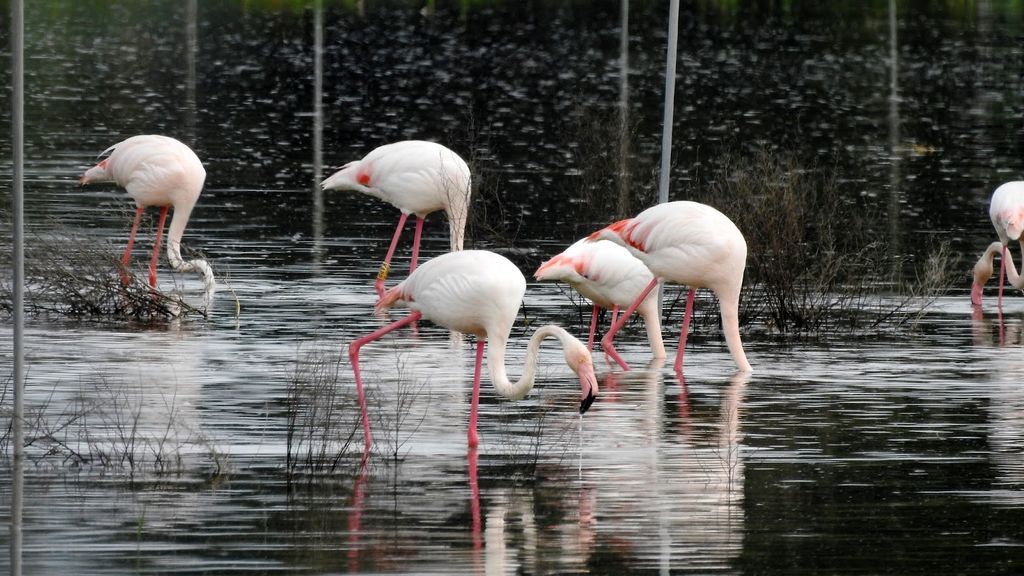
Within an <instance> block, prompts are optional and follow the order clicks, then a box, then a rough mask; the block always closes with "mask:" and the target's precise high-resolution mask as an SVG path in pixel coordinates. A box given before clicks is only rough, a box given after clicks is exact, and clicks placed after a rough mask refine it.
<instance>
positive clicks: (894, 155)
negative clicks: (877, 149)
mask: <svg viewBox="0 0 1024 576" xmlns="http://www.w3.org/2000/svg"><path fill="white" fill-rule="evenodd" d="M896 24H897V19H896V0H889V162H890V167H889V188H890V190H889V251H890V253H891V254H899V249H900V160H901V158H900V152H899V146H900V84H899V71H900V70H899V63H900V61H899V57H900V50H899V39H898V37H897V35H896V31H897V26H896ZM899 260H900V259H899V258H894V259H893V272H895V273H896V274H897V278H898V277H899V274H900V270H901V268H900V266H899Z"/></svg>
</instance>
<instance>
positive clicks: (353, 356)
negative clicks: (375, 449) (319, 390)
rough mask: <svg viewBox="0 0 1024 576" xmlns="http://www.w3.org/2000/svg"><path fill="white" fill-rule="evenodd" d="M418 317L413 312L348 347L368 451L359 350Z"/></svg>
mask: <svg viewBox="0 0 1024 576" xmlns="http://www.w3.org/2000/svg"><path fill="white" fill-rule="evenodd" d="M420 316H422V314H420V313H419V312H413V313H412V314H409V315H408V316H406V317H405V318H402V319H401V320H397V321H395V322H392V323H391V324H388V325H387V326H385V327H383V328H380V329H377V330H374V331H373V332H371V333H369V334H367V335H366V336H363V337H362V338H357V339H356V340H353V341H352V343H350V344H349V345H348V358H349V361H351V362H352V373H353V374H355V377H356V390H357V391H358V392H359V409H360V411H361V412H362V415H363V437H364V439H365V440H366V448H367V449H369V448H370V445H372V444H373V437H372V436H370V415H369V414H368V413H367V411H366V395H365V394H363V378H362V376H361V375H360V374H359V349H360V348H362V347H363V345H364V344H368V343H370V342H373V341H374V340H378V339H380V338H381V337H383V336H384V335H385V334H387V333H388V332H391V331H393V330H397V329H398V328H401V327H402V326H405V325H406V324H411V323H413V322H415V321H417V320H419V319H420Z"/></svg>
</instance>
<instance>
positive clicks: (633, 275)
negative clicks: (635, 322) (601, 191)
mask: <svg viewBox="0 0 1024 576" xmlns="http://www.w3.org/2000/svg"><path fill="white" fill-rule="evenodd" d="M534 276H535V277H536V278H537V279H538V280H554V281H562V282H565V283H567V284H569V285H570V286H572V287H573V288H574V289H575V290H576V291H577V292H579V293H580V294H582V295H583V296H584V297H585V298H587V299H588V300H590V301H591V302H592V303H593V304H594V305H595V306H599V307H601V308H604V309H607V310H615V311H616V312H617V310H618V308H620V307H621V308H624V309H625V308H628V307H629V305H630V304H632V303H633V301H634V300H636V298H637V296H639V295H640V293H641V292H642V291H643V290H644V288H645V287H646V286H647V285H648V284H650V282H651V280H652V279H653V278H654V276H653V275H652V274H651V272H650V270H648V269H647V266H646V265H644V263H643V262H641V261H640V260H638V259H637V258H636V257H635V256H633V255H632V254H630V253H629V250H627V249H626V248H624V247H622V246H620V245H618V244H616V243H614V242H609V241H600V242H591V241H589V240H587V239H586V238H584V239H582V240H579V241H577V242H576V243H575V244H573V245H571V246H569V247H568V248H566V249H565V250H564V251H563V252H562V253H561V254H558V255H556V256H554V257H552V258H551V259H549V260H548V261H547V262H545V263H543V264H541V265H540V267H539V268H537V271H536V272H535V273H534ZM636 310H637V313H638V314H640V316H641V317H642V318H643V319H644V324H645V325H646V326H647V335H648V340H649V341H650V344H651V351H652V353H653V355H654V357H655V358H664V357H665V345H664V343H663V342H662V338H661V319H660V318H659V316H658V301H657V298H655V295H653V294H649V295H648V296H647V297H646V298H644V299H643V300H642V301H641V302H640V305H639V306H638V307H637V309H636ZM595 313H596V310H595ZM595 319H596V318H595ZM613 322H614V320H613ZM595 328H596V325H595V323H593V322H592V324H591V329H590V339H591V342H592V339H593V336H594V330H595Z"/></svg>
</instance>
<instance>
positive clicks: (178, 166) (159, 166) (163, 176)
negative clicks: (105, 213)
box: [79, 134, 215, 303]
mask: <svg viewBox="0 0 1024 576" xmlns="http://www.w3.org/2000/svg"><path fill="white" fill-rule="evenodd" d="M106 154H109V156H108V157H107V158H106V159H104V160H103V161H101V162H100V163H99V164H97V165H96V166H93V167H92V168H90V169H88V170H86V172H85V174H83V175H82V177H81V179H80V180H79V182H80V183H81V184H82V185H85V184H92V183H100V182H113V183H115V184H117V185H118V186H121V187H123V188H124V189H125V191H127V192H128V194H129V195H130V196H131V197H132V198H133V199H134V200H135V206H136V216H135V221H134V223H133V225H132V229H131V233H130V236H129V239H128V248H127V249H126V250H125V254H124V258H123V262H124V264H125V265H127V264H128V261H129V256H130V253H131V248H132V245H133V243H134V241H135V233H136V230H137V228H138V223H139V218H140V217H141V215H142V211H143V210H144V209H145V208H148V207H151V206H152V207H159V208H160V209H161V213H160V222H159V226H158V229H157V238H156V241H155V242H154V248H153V256H152V258H151V260H150V278H149V279H150V285H151V286H153V287H155V286H156V261H157V255H158V253H159V249H160V241H161V237H162V236H163V225H164V219H165V217H166V215H167V209H168V208H174V215H173V216H172V217H171V224H170V227H169V229H168V238H167V257H168V260H170V263H171V266H172V267H173V268H174V269H175V270H178V271H183V272H185V271H195V272H198V273H199V275H200V276H201V277H202V278H203V280H204V283H205V285H206V297H207V303H209V301H210V299H211V298H212V296H213V290H214V286H215V284H214V279H213V272H212V270H211V269H210V266H209V265H208V264H207V263H206V261H205V260H190V261H183V260H182V257H181V238H182V235H183V234H184V232H185V226H186V225H187V224H188V219H189V217H190V216H191V214H192V209H193V208H194V207H195V205H196V201H197V200H198V199H199V194H200V193H201V192H202V190H203V184H204V183H205V182H206V169H205V168H203V164H202V162H200V161H199V158H198V157H197V156H196V154H195V152H193V151H192V149H191V148H189V147H188V146H186V145H185V144H183V143H181V142H180V141H178V140H175V139H174V138H170V137H168V136H159V135H155V134H147V135H140V136H132V137H131V138H128V139H126V140H123V141H121V142H118V143H117V144H114V145H113V146H110V147H109V148H107V149H106V150H104V151H103V153H102V154H101V156H102V155H106Z"/></svg>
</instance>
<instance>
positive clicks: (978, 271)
mask: <svg viewBox="0 0 1024 576" xmlns="http://www.w3.org/2000/svg"><path fill="white" fill-rule="evenodd" d="M988 215H989V218H991V219H992V226H994V227H995V229H996V234H997V235H999V245H1000V246H1001V249H1000V250H999V252H1000V253H1001V254H1002V256H1001V258H1000V259H999V299H998V306H999V309H1002V308H1003V282H1004V278H1005V268H1004V262H1005V261H1006V253H1007V250H1008V248H1007V244H1008V243H1009V241H1010V240H1018V241H1019V240H1020V239H1021V232H1022V231H1024V181H1016V182H1007V183H1006V184H1003V185H1002V186H1000V187H998V188H996V191H995V192H993V193H992V201H991V203H990V204H989V208H988ZM993 246H994V245H990V246H989V247H988V248H987V249H986V250H985V252H984V253H983V254H982V255H981V258H979V259H978V263H977V264H975V265H974V284H973V285H972V286H971V304H973V305H975V306H981V294H982V290H983V289H984V288H985V283H986V282H988V279H989V278H990V277H991V276H992V259H993V257H994V256H995V254H994V253H993V251H992V249H993ZM1021 247H1022V248H1024V242H1022V243H1021ZM986 260H987V264H986ZM1011 282H1012V283H1013V286H1014V287H1016V288H1021V287H1024V283H1020V282H1013V281H1012V280H1011Z"/></svg>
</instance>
